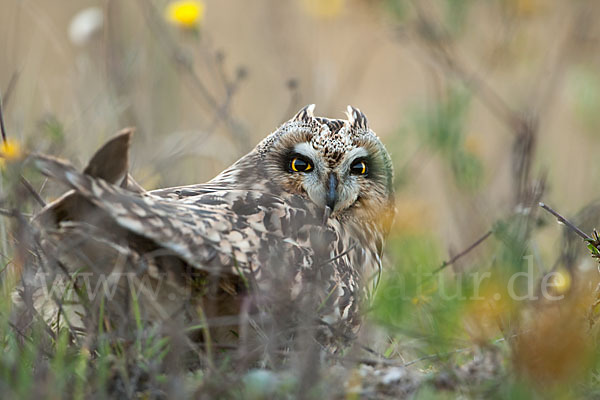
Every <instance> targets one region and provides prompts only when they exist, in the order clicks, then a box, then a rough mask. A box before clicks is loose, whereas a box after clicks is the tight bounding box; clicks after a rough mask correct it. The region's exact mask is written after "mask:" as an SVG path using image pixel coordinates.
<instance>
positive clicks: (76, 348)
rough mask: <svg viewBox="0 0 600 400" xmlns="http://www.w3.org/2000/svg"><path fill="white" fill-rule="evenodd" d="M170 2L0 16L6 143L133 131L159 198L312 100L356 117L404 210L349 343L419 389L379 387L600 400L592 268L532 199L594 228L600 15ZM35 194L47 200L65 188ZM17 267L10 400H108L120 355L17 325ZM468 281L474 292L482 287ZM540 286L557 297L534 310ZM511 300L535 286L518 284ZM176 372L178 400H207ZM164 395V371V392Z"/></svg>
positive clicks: (7, 332)
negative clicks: (362, 119) (182, 398)
mask: <svg viewBox="0 0 600 400" xmlns="http://www.w3.org/2000/svg"><path fill="white" fill-rule="evenodd" d="M184 5H185V4H184ZM176 6H180V7H181V6H183V5H182V4H181V3H179V4H175V5H174V4H173V3H169V2H167V1H162V0H137V1H129V2H123V1H116V0H103V1H88V0H60V1H53V2H48V1H41V0H0V10H2V12H1V13H0V54H2V56H1V57H0V93H2V97H3V106H4V119H5V124H6V130H7V134H8V136H9V138H11V139H12V140H14V141H15V142H16V143H18V144H19V146H20V148H22V149H25V150H26V151H40V152H45V153H50V154H53V155H57V156H60V157H63V158H67V159H70V160H73V162H74V163H75V164H76V165H78V166H83V165H85V162H86V160H87V159H88V158H89V157H90V156H91V154H92V153H93V151H94V150H95V149H96V148H97V147H98V146H99V145H100V144H102V143H103V142H104V141H106V139H107V138H109V137H110V136H112V135H113V134H114V133H115V132H116V131H117V130H119V129H121V128H124V127H127V126H135V127H136V129H137V130H136V134H135V137H134V142H133V148H132V162H133V164H132V174H133V176H134V177H135V178H136V179H137V180H138V181H139V182H140V183H141V184H142V185H143V186H144V187H145V188H147V189H153V188H158V187H164V186H173V185H181V184H191V183H197V182H203V181H206V180H208V179H210V178H212V177H213V176H214V175H216V174H217V173H218V172H220V171H221V170H222V169H224V168H225V167H227V166H228V165H230V164H231V163H232V162H233V161H235V160H236V159H237V158H238V157H240V156H241V155H243V154H245V153H246V152H248V151H249V150H250V149H251V148H252V147H253V146H254V145H255V144H256V143H257V142H258V141H259V140H261V139H262V138H263V137H264V136H266V135H267V134H268V133H270V132H272V131H273V130H274V129H275V128H276V127H277V126H279V124H281V123H282V122H284V121H285V120H287V119H288V118H290V117H291V116H292V115H293V114H294V113H295V112H296V111H297V110H298V109H299V108H300V107H302V106H304V105H306V104H309V103H316V105H317V108H316V114H318V115H322V116H328V117H334V118H335V117H342V116H343V110H345V107H346V105H347V104H352V105H354V106H356V107H359V108H360V109H361V110H362V111H364V112H365V113H366V115H367V116H368V117H369V121H370V125H371V127H372V128H373V129H374V130H375V131H376V132H377V133H378V135H379V136H380V137H381V138H382V140H383V141H384V143H386V145H387V147H388V149H389V151H390V153H391V155H392V158H393V161H394V164H395V171H396V177H395V184H396V190H397V209H398V215H397V218H396V222H395V225H394V228H393V231H392V236H391V238H390V240H389V241H388V245H387V250H388V257H387V258H388V262H387V266H386V270H385V272H384V274H383V277H382V280H381V283H380V287H379V291H378V293H377V296H376V299H375V301H374V304H373V307H372V309H371V310H369V313H368V319H369V323H368V325H367V326H366V327H365V328H364V329H363V330H362V331H361V337H360V343H362V344H363V345H364V346H368V347H369V348H372V349H373V351H374V352H375V353H377V354H378V355H379V356H385V360H386V361H385V362H381V363H378V362H375V361H377V360H379V361H380V359H379V358H377V357H375V356H373V355H372V354H369V355H368V357H370V359H369V360H367V361H369V362H370V363H371V364H374V365H383V366H384V367H390V366H396V367H402V368H406V369H407V370H408V371H409V372H407V373H410V374H411V375H410V376H411V377H412V378H411V379H413V381H412V382H413V383H415V382H417V383H415V384H414V387H412V389H410V390H409V389H406V388H405V387H403V386H402V385H401V384H400V383H399V382H400V381H399V380H396V381H395V380H392V381H390V382H391V383H389V382H388V385H387V386H385V385H384V386H385V387H384V389H385V391H387V392H386V393H387V395H390V396H396V395H398V394H399V393H403V394H411V395H414V396H416V397H417V398H431V397H434V398H437V397H442V398H444V397H449V398H453V397H454V396H456V395H457V393H458V394H462V395H465V396H473V397H480V396H481V397H497V398H531V397H539V398H543V397H545V396H549V395H551V396H559V397H560V396H564V397H582V396H587V397H593V396H594V395H597V393H600V386H598V382H597V373H598V369H597V367H596V366H597V364H598V362H599V361H600V358H599V357H598V354H597V350H598V349H597V344H596V343H597V340H596V332H595V328H596V326H595V319H596V309H595V307H596V304H595V299H596V297H597V296H596V293H595V289H596V284H597V282H598V280H599V279H598V271H597V269H596V261H595V260H593V259H592V258H591V257H589V256H588V252H587V249H586V246H585V245H584V244H583V243H581V241H580V240H578V239H576V237H574V236H573V235H572V234H570V233H568V232H563V231H562V228H560V227H559V226H557V225H556V224H554V223H553V221H554V220H553V219H552V218H551V217H550V216H549V215H546V214H542V212H541V211H540V210H539V209H538V206H537V204H538V202H539V201H542V200H543V201H544V202H547V203H549V204H552V205H553V206H554V207H555V208H557V209H558V210H560V211H561V212H562V213H564V214H565V215H567V216H571V217H573V220H574V222H575V223H576V224H577V225H579V226H581V227H582V229H583V230H584V231H586V232H587V233H588V234H590V232H591V231H592V229H593V228H595V227H598V226H600V206H599V205H598V198H599V197H600V196H599V195H598V193H597V189H596V188H595V185H594V184H595V182H597V181H600V168H598V167H597V164H596V162H597V161H596V158H595V157H596V152H597V151H600V140H599V139H600V74H599V72H598V71H600V51H599V50H600V26H599V25H598V24H597V23H596V21H597V20H598V17H600V3H598V2H593V1H584V0H574V1H561V0H488V1H476V0H423V1H420V0H413V1H410V0H286V1H283V0H254V1H243V0H230V1H222V0H221V1H217V0H203V1H202V2H187V7H190V8H188V9H177V8H173V7H176ZM5 147H6V146H5ZM6 150H7V149H6V148H4V152H5V153H6ZM7 158H9V157H7ZM28 177H29V179H30V180H31V181H32V184H33V185H34V187H35V189H36V190H37V191H39V192H40V193H41V195H42V197H44V198H52V197H55V196H57V195H58V194H59V193H60V191H58V190H57V189H55V188H52V187H46V186H45V185H43V181H42V179H41V178H40V177H39V176H37V177H36V176H35V174H32V175H31V176H29V175H28ZM10 179H11V174H10V169H6V168H4V169H3V180H4V182H3V184H4V188H5V189H4V190H3V192H4V193H2V198H6V197H7V196H8V195H7V194H6V193H7V190H9V189H6V188H14V187H15V185H11V181H10ZM5 206H6V205H5ZM27 207H28V208H27ZM36 209H39V207H38V208H36V206H34V205H30V206H26V209H25V210H23V211H24V212H25V213H31V212H34V211H35V210H36ZM550 222H552V223H550ZM487 232H491V234H489V235H488V234H486V233H487ZM1 233H2V240H3V244H2V250H3V254H2V256H3V260H4V261H3V264H6V265H7V267H11V266H12V267H14V265H15V263H14V262H13V261H14V259H15V255H14V253H13V251H12V250H11V243H13V242H12V241H11V237H12V236H11V233H10V220H9V219H7V220H6V221H4V225H3V226H2V232H1ZM478 239H481V241H479V242H480V243H479V242H478ZM473 243H476V244H477V246H475V247H474V248H473V249H472V251H471V250H470V246H471V244H473ZM464 250H469V251H468V252H464ZM462 253H465V254H464V255H463V254H462ZM456 256H459V257H458V258H457V257H456ZM444 260H446V262H444ZM12 267H11V268H12ZM530 267H531V268H533V275H532V276H533V286H534V289H533V290H534V294H536V295H538V296H537V297H538V299H537V300H531V299H529V300H516V299H514V298H513V299H511V296H510V295H509V293H507V290H508V287H509V286H510V282H511V277H513V276H514V274H515V273H520V272H527V271H529V270H528V268H530ZM10 270H11V269H10V268H5V269H4V270H3V273H4V275H5V276H4V278H3V282H4V286H5V290H4V292H3V293H4V295H3V298H5V300H6V301H3V302H0V304H1V305H2V306H1V307H0V309H1V310H0V312H1V313H2V314H3V315H4V316H5V317H3V319H4V320H6V322H3V323H2V324H0V325H2V326H1V329H2V330H3V331H2V335H1V340H0V342H1V345H2V346H3V348H4V351H3V353H2V355H1V356H0V389H1V390H2V391H3V392H4V393H10V394H11V397H20V396H24V397H27V396H34V395H35V394H36V393H49V392H48V391H50V392H51V393H53V396H54V397H60V396H61V393H62V391H63V390H67V391H69V392H70V393H72V394H74V395H75V396H80V397H85V396H88V395H90V390H92V391H94V392H96V389H98V388H100V389H98V390H99V391H98V392H97V393H100V395H101V394H102V393H104V394H107V393H112V392H111V390H114V388H110V385H109V384H107V383H106V382H107V379H108V378H106V377H107V376H109V375H110V372H107V369H109V367H107V365H109V364H110V363H112V362H114V360H112V361H106V360H107V359H108V355H107V354H104V353H103V351H104V350H102V348H100V349H96V350H94V351H93V352H92V353H93V354H91V355H90V352H89V350H88V348H87V347H86V345H85V344H84V345H81V344H78V345H73V344H72V343H70V342H69V341H68V340H67V337H66V336H61V335H59V336H58V337H51V338H44V337H43V336H44V331H43V329H41V330H40V329H38V330H36V329H31V331H27V334H22V332H21V333H19V332H15V329H14V327H13V326H11V325H9V323H8V322H7V321H8V315H10V312H11V306H10V301H9V299H10V293H11V290H12V288H13V287H14V286H11V284H14V282H13V281H12V280H11V279H9V278H8V277H7V275H8V272H9V271H10ZM473 272H478V273H480V274H484V273H489V278H486V279H484V280H483V281H481V282H483V283H481V282H480V283H481V284H479V283H477V281H476V280H474V279H475V278H474V275H473V274H472V273H473ZM550 272H553V274H552V275H547V274H548V273H550ZM545 277H546V281H547V282H550V283H551V284H552V288H551V289H552V293H553V294H554V295H556V296H560V297H562V300H560V301H547V299H544V297H543V296H540V295H539V293H540V290H541V286H540V282H543V281H544V278H545ZM11 282H12V283H11ZM512 284H514V286H515V287H516V288H517V292H518V293H524V292H526V291H527V289H528V287H527V284H528V282H526V279H525V278H523V279H518V280H514V279H513V281H512ZM441 285H443V290H442V288H441ZM448 294H455V295H454V296H452V295H448ZM512 297H514V296H512ZM29 328H30V327H28V329H29ZM36 335H37V336H36ZM23 337H27V338H29V339H32V340H29V339H26V340H25V339H23ZM157 346H158V347H157ZM40 348H41V349H43V351H41V350H40ZM157 349H159V350H160V349H161V345H160V344H156V343H154V344H152V343H151V344H148V348H145V350H144V351H141V353H138V354H137V355H136V357H139V360H140V363H146V365H148V366H152V365H153V364H152V363H153V362H154V361H153V360H155V359H157V357H159V356H161V357H163V356H164V354H163V353H162V352H161V351H159V350H157ZM146 350H147V351H146ZM105 351H106V352H108V350H106V349H105ZM113 356H114V355H113ZM363 356H364V354H363V355H361V356H360V357H363ZM357 357H358V356H357ZM117 358H118V356H117ZM41 359H44V360H46V361H44V362H42V361H40V360H41ZM91 360H95V361H94V362H92V361H91ZM373 360H375V361H373ZM367 364H368V363H367ZM110 365H112V364H110ZM355 369H356V371H359V372H357V373H356V376H354V375H351V374H350V375H349V376H350V378H348V379H346V380H345V382H346V383H345V386H343V387H340V393H344V392H347V393H350V394H351V395H352V394H353V393H354V395H356V396H359V395H360V394H361V393H363V395H364V393H365V392H363V389H365V388H366V387H367V386H368V385H369V382H367V380H368V379H371V378H368V376H370V375H368V374H367V375H365V374H364V373H363V372H364V371H362V370H360V369H359V368H358V367H355ZM148 370H152V368H150V367H148ZM403 371H404V369H403ZM263 372H264V371H263ZM117 373H119V372H117ZM265 373H266V372H265ZM190 374H191V375H186V376H185V378H184V380H185V382H186V385H187V386H185V385H184V386H183V387H186V388H188V387H190V388H191V389H190V390H191V392H186V393H194V390H200V389H199V388H204V389H206V387H208V386H210V385H209V384H208V383H207V382H206V380H207V379H208V378H206V377H205V376H203V375H202V374H201V373H190ZM375 375H376V374H375ZM375 375H374V376H375ZM219 376H221V375H219ZM365 376H367V377H365ZM415 376H416V377H417V378H415ZM237 378H239V379H238V380H237V381H235V382H236V385H237V386H235V385H234V386H232V387H235V388H237V389H239V390H240V391H239V392H235V393H233V394H231V396H233V397H235V396H238V397H244V396H249V397H252V396H254V397H253V398H268V397H274V398H277V397H280V396H285V395H286V393H288V392H286V390H291V389H289V387H294V385H295V383H294V381H293V379H292V380H291V381H290V380H289V379H287V378H280V377H273V376H270V375H264V376H263V375H260V374H258V373H256V372H255V373H253V374H249V375H244V374H242V375H240V376H238V377H237ZM169 379H170V378H169ZM182 379H183V378H182ZM211 379H216V378H214V377H213V378H211ZM219 379H225V378H222V376H221V378H219ZM323 379H326V378H323ZM353 379H354V380H353ZM373 379H375V378H373ZM398 379H399V378H398ZM165 380H167V378H166V377H165V376H162V375H161V376H159V377H157V378H156V382H155V383H156V385H157V387H162V386H161V385H164V382H165ZM151 381H152V379H151ZM190 381H191V382H193V383H189V382H190ZM34 382H35V384H34ZM152 382H154V381H152ZM203 385H204V386H203ZM381 387H383V386H381ZM381 387H379V389H381ZM286 388H287V389H286ZM398 388H402V390H404V392H394V390H399V389H398ZM180 389H181V388H180ZM204 389H203V390H204ZM237 389H236V390H237ZM405 389H406V390H405ZM119 390H121V389H119ZM182 390H183V389H182ZM206 390H207V389H206ZM315 390H316V391H317V392H316V393H320V392H318V390H321V389H319V388H317V389H315ZM323 390H325V389H323ZM328 390H329V392H327V391H326V393H330V392H331V389H328ZM365 390H366V389H365ZM374 390H375V389H374ZM382 390H383V389H382ZM117 392H118V390H117ZM119 393H121V392H119ZM124 393H127V394H128V396H129V397H134V396H133V395H134V392H127V391H125V392H124ZM148 393H150V394H148ZM148 393H147V394H148V396H150V397H152V396H154V395H155V393H153V392H148ZM161 393H162V392H161ZM167 393H171V392H169V391H168V390H167ZM197 393H198V392H196V394H197ZM236 393H237V394H236ZM290 393H296V392H294V391H293V390H292V391H291V392H290ZM221 394H222V393H221ZM288 394H289V393H288ZM320 395H322V393H321V394H315V396H317V397H318V396H320ZM335 395H336V396H337V395H339V393H335ZM382 395H383V394H382Z"/></svg>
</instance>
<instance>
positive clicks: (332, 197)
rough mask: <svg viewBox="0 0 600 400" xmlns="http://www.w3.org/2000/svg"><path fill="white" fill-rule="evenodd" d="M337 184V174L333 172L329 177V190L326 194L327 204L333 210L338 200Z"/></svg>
mask: <svg viewBox="0 0 600 400" xmlns="http://www.w3.org/2000/svg"><path fill="white" fill-rule="evenodd" d="M337 186H338V179H337V176H336V175H335V174H334V173H333V172H332V173H330V174H329V178H328V179H327V192H326V194H325V205H326V206H327V207H329V208H330V209H331V212H333V211H334V210H335V204H336V203H337V201H338V193H337Z"/></svg>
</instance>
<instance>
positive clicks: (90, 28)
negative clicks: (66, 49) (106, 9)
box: [69, 7, 104, 46]
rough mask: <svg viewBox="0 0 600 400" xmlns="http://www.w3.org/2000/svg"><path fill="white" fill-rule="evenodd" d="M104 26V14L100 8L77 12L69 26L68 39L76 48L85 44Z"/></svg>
mask: <svg viewBox="0 0 600 400" xmlns="http://www.w3.org/2000/svg"><path fill="white" fill-rule="evenodd" d="M103 24H104V13H103V12H102V9H101V8H100V7H90V8H86V9H84V10H82V11H79V12H78V13H77V14H75V16H74V17H73V18H72V19H71V23H70V24H69V39H70V40H71V42H72V43H73V44H75V45H77V46H83V45H84V44H86V43H87V42H88V41H89V40H90V39H91V38H92V37H93V36H94V35H95V34H96V33H97V32H99V31H100V30H101V29H102V25H103Z"/></svg>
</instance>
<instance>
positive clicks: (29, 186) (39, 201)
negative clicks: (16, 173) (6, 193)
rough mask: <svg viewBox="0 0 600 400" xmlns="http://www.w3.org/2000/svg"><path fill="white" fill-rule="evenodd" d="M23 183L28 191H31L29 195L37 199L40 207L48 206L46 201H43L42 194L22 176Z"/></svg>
mask: <svg viewBox="0 0 600 400" xmlns="http://www.w3.org/2000/svg"><path fill="white" fill-rule="evenodd" d="M21 183H22V184H23V186H25V188H26V189H27V191H29V193H30V194H31V195H32V196H33V198H34V199H35V201H37V202H38V204H39V205H41V206H42V207H45V206H46V202H45V201H44V199H42V196H40V194H39V193H38V192H37V191H36V190H35V188H34V187H33V185H32V184H31V183H29V181H28V180H27V179H25V177H24V176H23V175H21Z"/></svg>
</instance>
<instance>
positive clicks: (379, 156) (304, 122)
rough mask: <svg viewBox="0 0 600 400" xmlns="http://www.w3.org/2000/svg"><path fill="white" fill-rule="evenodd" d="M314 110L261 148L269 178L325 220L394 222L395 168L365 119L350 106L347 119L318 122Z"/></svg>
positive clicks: (306, 111) (294, 120) (300, 115)
mask: <svg viewBox="0 0 600 400" xmlns="http://www.w3.org/2000/svg"><path fill="white" fill-rule="evenodd" d="M314 107H315V106H314V104H312V105H309V106H306V107H304V108H303V109H302V110H300V111H299V112H298V113H297V114H296V115H295V116H294V117H293V118H292V119H291V120H289V121H288V122H286V123H284V124H283V125H282V126H281V127H280V128H279V129H278V130H277V131H275V132H274V133H273V134H271V135H270V136H268V137H267V138H266V139H265V140H263V141H262V142H261V143H260V144H259V145H258V146H257V148H256V151H257V152H258V156H259V157H260V159H261V162H262V164H263V166H264V168H262V171H263V172H264V174H266V178H267V179H269V181H271V182H272V183H273V184H276V185H277V186H280V187H282V188H283V190H284V191H286V192H289V193H292V194H296V195H300V196H303V197H305V198H308V199H309V200H310V201H312V202H313V203H315V204H316V205H317V206H318V207H321V208H323V210H324V212H325V217H326V218H328V217H332V218H338V219H343V218H345V217H348V216H352V215H353V216H357V217H361V218H364V217H367V218H368V219H374V218H389V212H390V209H391V208H392V207H393V206H392V203H393V189H392V174H393V170H392V163H391V160H390V156H389V154H388V152H387V151H386V149H385V147H384V145H383V144H382V143H381V141H380V140H379V138H378V137H377V135H376V134H375V133H374V132H373V131H372V130H371V129H369V126H368V123H367V118H366V117H365V115H364V114H363V113H362V112H361V111H360V110H358V109H357V108H354V107H351V106H348V111H347V119H345V120H343V119H329V118H322V117H315V116H314V114H313V111H314Z"/></svg>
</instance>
